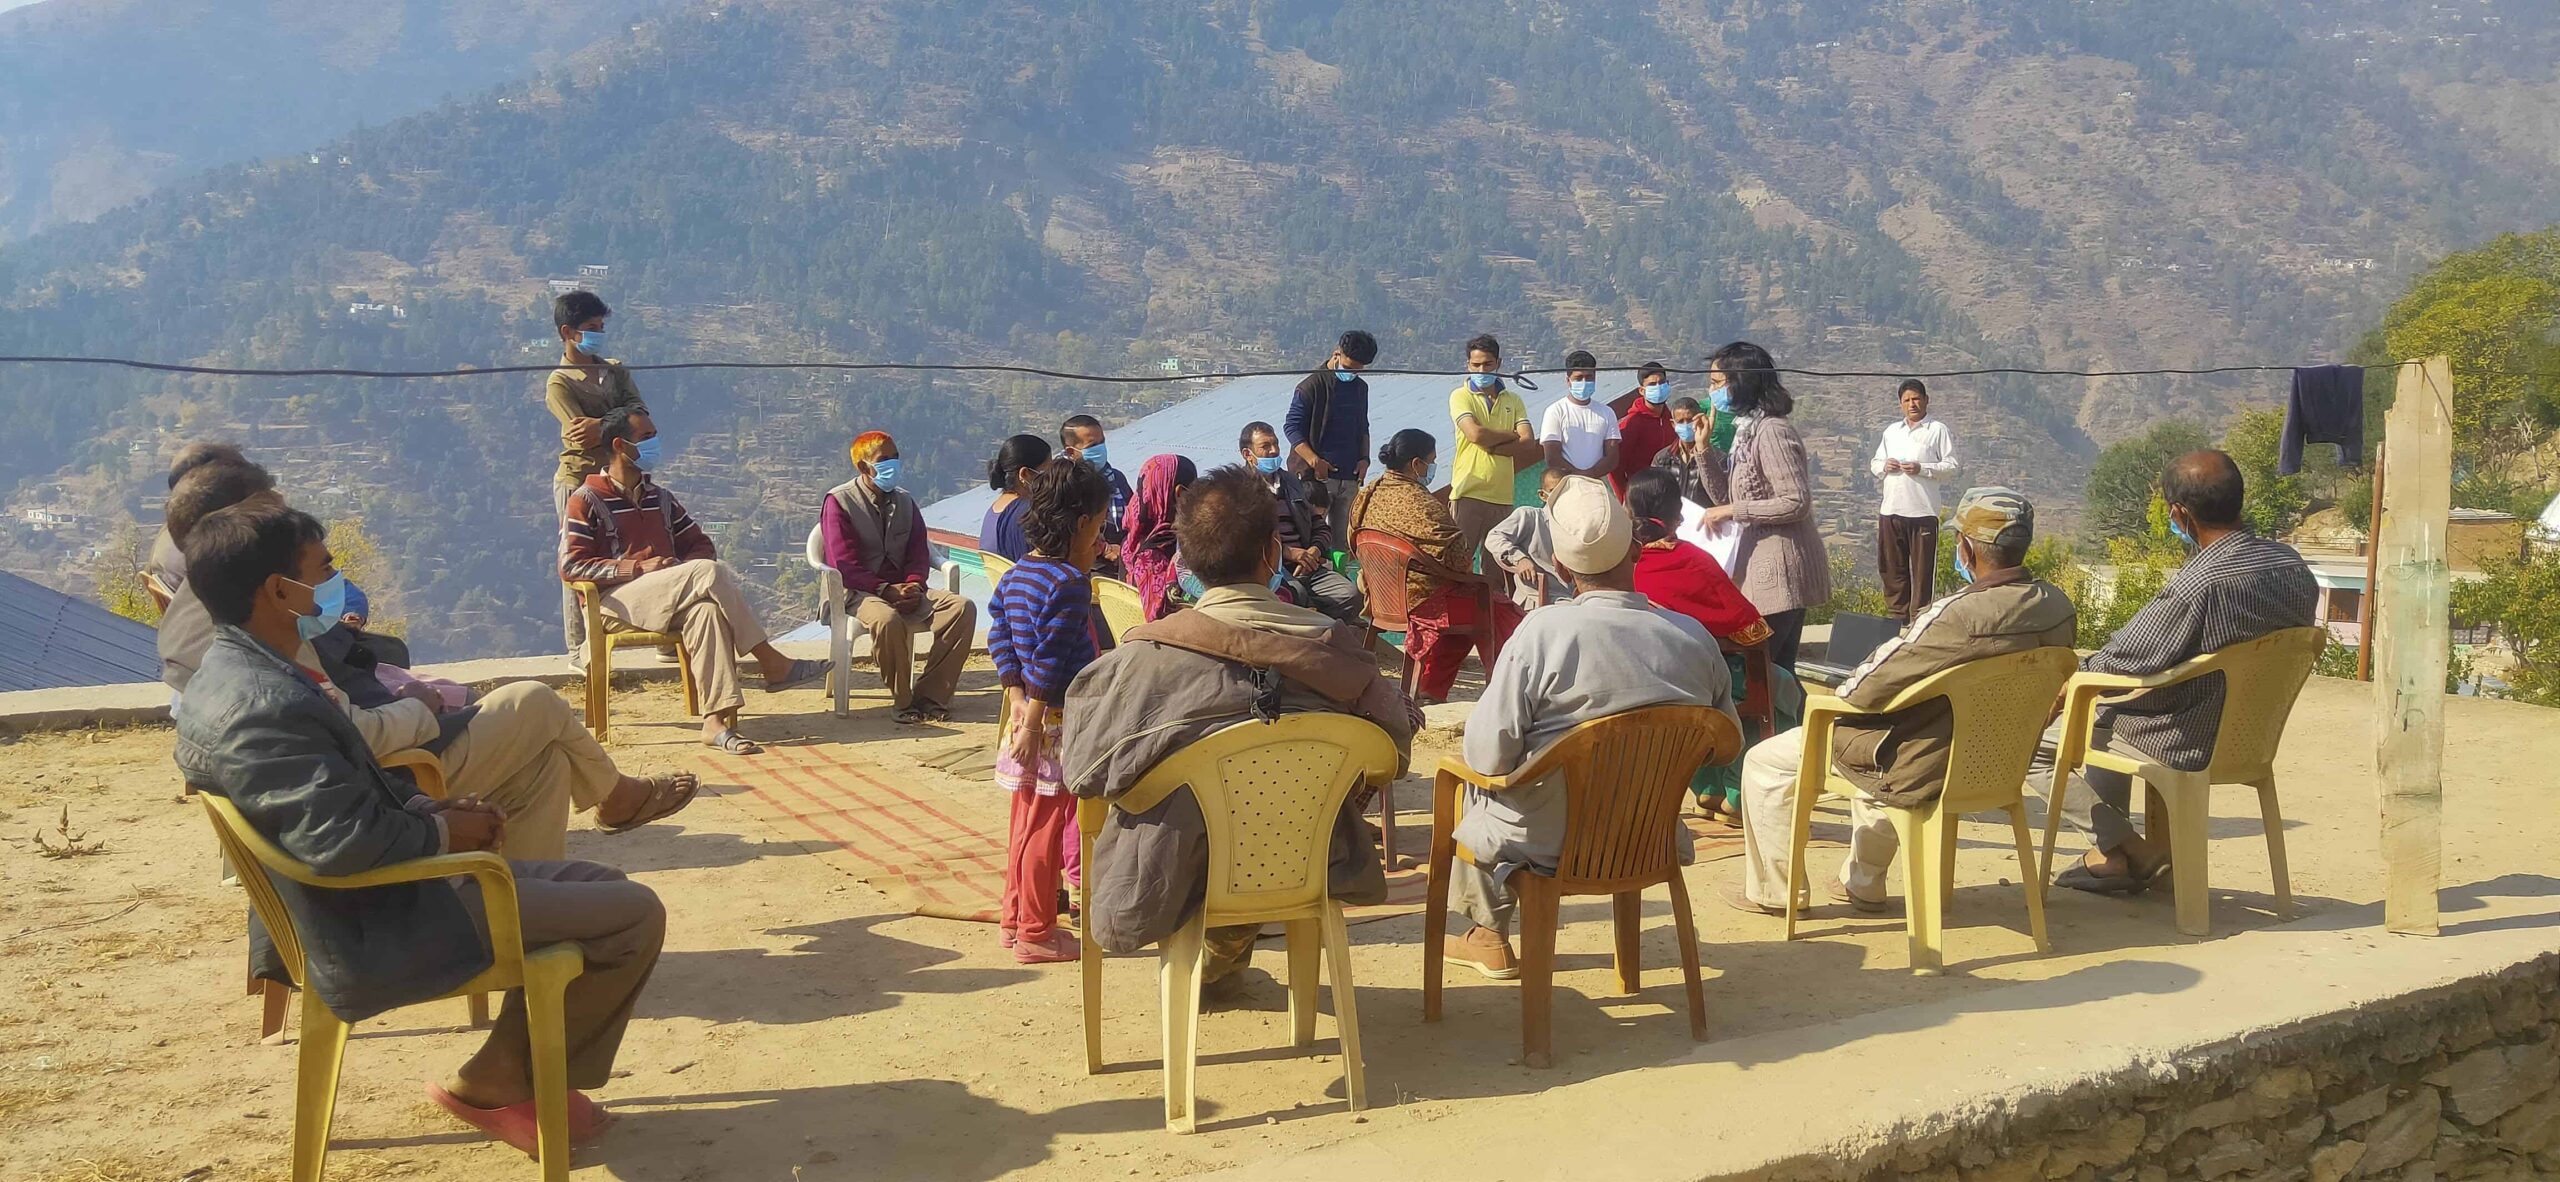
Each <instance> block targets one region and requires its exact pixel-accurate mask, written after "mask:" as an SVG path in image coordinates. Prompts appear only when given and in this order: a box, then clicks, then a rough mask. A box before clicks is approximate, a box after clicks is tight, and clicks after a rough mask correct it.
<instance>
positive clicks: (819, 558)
mask: <svg viewBox="0 0 2560 1182" xmlns="http://www.w3.org/2000/svg"><path fill="white" fill-rule="evenodd" d="M825 532H826V527H825V526H824V525H819V524H812V525H810V526H809V541H808V543H807V546H806V548H805V549H804V550H803V551H802V553H801V557H802V558H803V559H805V560H807V562H808V563H809V569H810V570H814V571H820V572H824V571H830V570H834V569H835V568H834V567H831V566H828V565H827V540H826V538H825V537H824V536H823V535H824V534H825Z"/></svg>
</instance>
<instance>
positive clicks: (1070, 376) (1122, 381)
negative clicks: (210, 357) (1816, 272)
mask: <svg viewBox="0 0 2560 1182" xmlns="http://www.w3.org/2000/svg"><path fill="white" fill-rule="evenodd" d="M0 364H7V365H87V366H111V367H116V368H122V369H137V370H144V371H148V372H152V373H171V374H183V375H188V376H194V377H220V378H367V379H438V378H474V377H489V376H492V375H496V374H525V373H549V372H551V371H553V370H555V369H559V368H560V363H558V362H551V363H547V364H542V365H492V366H481V367H457V368H451V369H348V368H339V367H312V368H302V369H271V368H264V367H258V366H229V365H186V364H181V363H177V362H169V361H142V360H138V359H136V358H131V357H78V356H0ZM2310 364H2326V363H2310ZM2403 364H2406V363H2405V362H2398V361H2386V362H2374V363H2370V364H2365V365H2361V366H2359V367H2358V368H2361V369H2367V370H2374V369H2397V368H2399V367H2400V366H2401V365H2403ZM622 368H623V369H625V370H628V371H631V372H634V373H641V372H653V371H672V370H815V371H827V372H855V373H861V372H908V373H998V374H1014V375H1018V376H1022V377H1036V378H1050V379H1053V380H1057V381H1066V382H1095V383H1102V384H1107V385H1159V384H1164V383H1171V382H1199V381H1231V380H1235V379H1239V378H1271V377H1290V378H1294V377H1303V376H1305V375H1306V374H1307V373H1308V372H1309V371H1308V370H1306V369H1304V368H1292V369H1244V370H1221V371H1215V372H1199V373H1158V374H1092V373H1076V372H1074V371H1071V370H1057V369H1047V368H1043V367H1041V366H1036V365H1009V364H1004V363H1001V362H991V361H988V362H927V361H662V362H648V363H642V364H637V365H628V364H626V365H624V366H622ZM1611 368H1618V369H1624V368H1627V367H1625V366H1616V367H1611ZM2302 368H2308V365H2307V364H2306V365H2266V364H2254V365H2214V366H2200V367H2192V368H2188V367H2176V366H2161V367H2154V368H2146V369H2049V368H2039V367H2033V366H2006V365H2000V366H1981V367H1978V368H1973V369H1941V370H1911V369H1898V370H1874V369H1809V368H1805V367H1802V366H1788V365H1779V366H1771V367H1770V368H1769V371H1768V372H1771V373H1777V374H1785V375H1788V376H1792V377H1805V378H1879V379H1895V378H1974V377H2000V376H2017V377H2033V378H2140V377H2211V376H2216V375H2221V374H2239V373H2291V372H2292V371H2294V370H2296V369H2302ZM1471 372H1472V371H1469V370H1445V369H1374V368H1373V369H1364V370H1361V371H1360V373H1361V376H1363V377H1451V378H1463V377H1467V376H1469V374H1470V373H1471ZM1564 372H1567V371H1566V370H1565V369H1564V368H1562V367H1560V366H1548V367H1540V368H1536V369H1518V370H1507V371H1503V372H1502V373H1501V374H1499V375H1498V376H1501V377H1506V378H1510V379H1513V380H1516V381H1518V382H1520V383H1521V385H1522V386H1524V387H1525V388H1527V389H1531V390H1535V389H1537V388H1538V385H1537V383H1536V382H1534V381H1531V380H1529V379H1530V378H1531V377H1532V376H1533V375H1537V374H1560V373H1564ZM1664 372H1665V373H1675V374H1690V375H1696V374H1704V373H1706V372H1707V370H1705V369H1703V368H1701V369H1682V368H1677V367H1666V368H1665V369H1664ZM1727 372H1739V371H1736V370H1728V371H1727ZM2470 372H2473V373H2483V374H2496V375H2499V376H2504V377H2527V378H2560V371H2536V370H2502V369H2484V370H2473V371H2470Z"/></svg>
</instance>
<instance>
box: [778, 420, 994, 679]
mask: <svg viewBox="0 0 2560 1182" xmlns="http://www.w3.org/2000/svg"><path fill="white" fill-rule="evenodd" d="M898 464H899V462H898V441H897V440H894V439H891V438H889V433H888V432H886V431H867V432H864V433H863V434H862V435H861V436H859V437H857V438H856V439H855V440H854V441H853V468H854V476H853V479H851V480H848V481H846V482H844V483H843V484H840V485H837V486H836V487H835V488H833V489H831V490H829V491H828V492H827V499H826V501H825V503H824V504H822V505H820V506H819V508H818V522H819V527H818V528H819V536H820V540H821V541H822V543H823V544H824V545H825V548H826V556H827V565H829V566H832V567H834V568H835V570H836V573H837V574H838V575H841V576H843V578H844V594H845V605H844V607H845V610H847V611H850V612H852V613H853V618H854V619H856V620H859V621H861V622H862V626H863V628H864V629H866V630H867V631H869V632H870V633H871V652H872V655H873V656H874V657H875V658H877V660H878V662H879V665H880V681H881V683H882V684H884V685H887V686H888V687H889V700H890V703H891V705H892V706H894V707H895V708H896V710H897V714H896V715H895V718H896V720H897V721H898V722H899V723H901V724H914V723H918V722H941V721H943V720H945V719H948V718H950V717H951V695H952V693H953V692H954V691H955V690H957V689H959V687H960V670H961V669H962V668H963V667H965V666H966V665H967V664H968V663H969V645H970V642H972V641H974V640H976V639H977V635H978V605H977V604H974V603H971V602H969V601H968V600H967V599H964V598H961V597H960V596H958V595H954V594H952V593H951V592H948V591H943V590H939V589H936V588H934V587H931V586H928V585H927V583H926V580H927V579H928V578H930V577H931V575H932V572H933V557H932V554H931V552H930V551H929V550H928V548H927V546H926V544H925V529H924V515H923V514H922V513H920V512H919V511H918V510H917V509H916V500H915V498H914V497H911V496H908V495H907V494H906V493H905V492H903V491H901V490H900V489H899V488H898ZM919 626H922V627H929V628H931V629H932V632H933V647H932V648H931V649H930V650H928V651H927V652H926V653H925V658H924V678H923V680H922V681H917V680H916V679H915V665H916V659H915V644H916V642H915V630H916V628H918V627H919Z"/></svg>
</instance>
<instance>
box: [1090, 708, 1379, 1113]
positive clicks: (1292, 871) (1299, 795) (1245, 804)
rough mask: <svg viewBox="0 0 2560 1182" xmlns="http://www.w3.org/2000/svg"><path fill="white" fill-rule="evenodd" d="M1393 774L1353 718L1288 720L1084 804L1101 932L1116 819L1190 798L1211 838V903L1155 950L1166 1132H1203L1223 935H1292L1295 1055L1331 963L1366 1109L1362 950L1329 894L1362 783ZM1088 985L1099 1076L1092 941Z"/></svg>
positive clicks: (1097, 978) (1222, 734) (1346, 1077)
mask: <svg viewBox="0 0 2560 1182" xmlns="http://www.w3.org/2000/svg"><path fill="white" fill-rule="evenodd" d="M1395 773H1396V748H1395V742H1394V740H1392V739H1389V738H1388V737H1387V733H1386V732H1385V731H1382V730H1379V729H1378V728H1377V726H1376V725H1375V724H1373V723H1371V722H1369V721H1367V720H1365V719H1360V718H1354V717H1352V716H1350V715H1347V714H1289V715H1283V716H1282V717H1281V718H1280V719H1279V720H1277V721H1275V722H1270V723H1262V722H1243V723H1238V724H1236V725H1234V726H1230V727H1227V728H1226V729H1224V730H1220V731H1217V732H1215V733H1213V734H1211V735H1208V736H1207V737H1205V738H1202V739H1201V740H1200V741H1198V742H1196V743H1193V744H1192V745H1190V746H1188V747H1185V748H1183V749H1182V750H1180V751H1177V752H1175V753H1173V754H1172V755H1170V756H1167V757H1166V758H1165V760H1164V762H1162V763H1159V764H1157V765H1156V767H1155V769H1154V770H1153V771H1150V772H1148V773H1147V775H1146V777H1145V778H1144V779H1141V780H1139V781H1138V783H1137V785H1136V786H1134V787H1132V788H1130V789H1129V791H1128V792H1127V793H1125V794H1123V795H1122V796H1121V797H1120V799H1118V800H1116V801H1111V802H1109V803H1108V804H1106V803H1105V802H1102V801H1098V800H1087V801H1084V802H1082V803H1081V805H1080V806H1079V808H1078V809H1077V817H1076V824H1077V828H1078V829H1079V830H1080V834H1079V840H1080V841H1081V842H1082V843H1083V846H1084V866H1085V871H1084V878H1085V883H1086V884H1088V885H1087V886H1085V887H1084V888H1083V890H1084V894H1083V897H1082V905H1083V906H1084V907H1085V909H1086V911H1085V914H1086V916H1087V917H1088V922H1090V917H1091V915H1092V910H1091V908H1092V894H1091V886H1090V885H1089V884H1091V883H1092V881H1093V875H1094V866H1093V839H1094V837H1095V835H1096V834H1099V833H1100V832H1101V831H1102V821H1103V816H1104V810H1105V809H1106V808H1118V809H1121V810H1123V811H1126V812H1131V813H1143V812H1145V811H1147V810H1148V809H1151V808H1154V807H1156V805H1158V804H1159V803H1162V802H1163V800H1164V798H1165V797H1167V796H1169V795H1171V794H1172V793H1173V791H1174V790H1175V789H1177V788H1181V787H1185V786H1188V787H1189V788H1190V789H1191V795H1192V799H1194V800H1195V801H1198V802H1199V805H1200V815H1201V817H1202V818H1203V819H1205V820H1206V821H1207V822H1208V828H1209V882H1208V897H1207V899H1206V901H1205V903H1204V904H1203V906H1202V907H1201V909H1200V911H1199V912H1198V913H1197V914H1195V915H1193V916H1192V917H1191V922H1189V923H1186V924H1184V925H1183V926H1182V928H1181V930H1179V931H1176V932H1175V933H1174V934H1173V935H1171V936H1169V937H1167V938H1166V939H1165V941H1164V943H1163V944H1162V945H1160V946H1159V948H1158V958H1157V970H1156V972H1157V983H1158V992H1159V994H1160V995H1161V996H1162V998H1163V1002H1164V1123H1165V1128H1167V1129H1169V1130H1171V1131H1173V1132H1176V1133H1188V1132H1192V1131H1194V1130H1195V1129H1196V1128H1197V1127H1198V1115H1199V1114H1198V1109H1197V1108H1196V1107H1195V1106H1194V1105H1193V1103H1192V1077H1193V1075H1194V1073H1195V1070H1196V1068H1197V1066H1198V1053H1199V1041H1200V968H1201V962H1202V960H1203V957H1204V955H1205V952H1206V947H1205V945H1204V944H1203V939H1204V936H1205V934H1206V932H1207V931H1208V929H1210V928H1213V927H1233V926H1237V925H1241V924H1252V925H1255V926H1260V925H1262V924H1266V923H1279V924H1284V925H1286V930H1287V937H1288V945H1289V1018H1290V1023H1291V1028H1292V1031H1293V1034H1294V1040H1295V1041H1294V1045H1296V1046H1302V1047H1303V1046H1309V1045H1312V1044H1313V1043H1314V1042H1315V1037H1316V980H1317V974H1318V969H1319V968H1320V967H1321V962H1323V961H1330V962H1332V973H1333V1013H1334V1018H1335V1021H1336V1025H1337V1026H1338V1027H1339V1028H1340V1030H1341V1034H1342V1079H1343V1088H1344V1094H1345V1095H1346V1096H1347V1097H1348V1098H1349V1100H1350V1104H1351V1111H1353V1112H1358V1111H1360V1110H1361V1109H1362V1108H1365V1107H1367V1106H1368V1087H1367V1085H1366V1083H1365V1082H1364V1081H1363V1078H1362V1069H1361V1063H1360V1014H1359V1009H1358V1007H1357V1005H1356V1003H1355V1001H1354V998H1353V996H1352V985H1351V941H1350V937H1349V935H1348V934H1347V933H1346V931H1345V929H1344V927H1343V922H1342V905H1341V904H1340V903H1337V902H1335V901H1334V898H1333V895H1332V894H1331V892H1330V891H1329V890H1328V886H1329V883H1330V874H1329V871H1328V869H1327V863H1328V861H1329V860H1330V855H1331V852H1332V848H1333V829H1334V818H1335V817H1336V815H1338V814H1339V813H1341V811H1342V802H1343V800H1344V799H1345V798H1347V797H1349V796H1350V794H1351V792H1352V790H1353V789H1355V788H1357V787H1359V786H1360V785H1361V784H1362V783H1375V784H1383V783H1385V782H1386V781H1388V780H1389V779H1391V778H1393V777H1394V776H1395ZM1081 943H1082V945H1083V955H1082V957H1081V960H1082V964H1081V966H1080V967H1081V969H1082V971H1083V976H1084V1062H1085V1070H1086V1072H1088V1073H1092V1072H1099V1071H1101V1070H1102V949H1101V948H1100V947H1099V946H1098V945H1096V944H1095V943H1094V942H1093V940H1092V937H1091V936H1090V934H1088V935H1087V936H1086V938H1085V939H1084V940H1082V941H1081Z"/></svg>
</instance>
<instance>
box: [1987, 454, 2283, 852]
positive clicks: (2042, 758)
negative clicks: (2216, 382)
mask: <svg viewBox="0 0 2560 1182" xmlns="http://www.w3.org/2000/svg"><path fill="white" fill-rule="evenodd" d="M2241 492H2242V489H2241V480H2240V468H2239V465H2237V464H2234V463H2232V462H2231V457H2230V456H2229V455H2226V454H2224V453H2222V452H2219V451H2198V452H2189V453H2187V454H2186V455H2183V456H2180V457H2178V458H2177V459H2176V460H2174V461H2171V462H2170V464H2169V467H2168V470H2167V471H2165V472H2163V473H2161V476H2160V499H2161V500H2162V501H2164V502H2166V503H2167V504H2168V509H2169V530H2170V532H2172V533H2175V534H2176V535H2178V540H2179V541H2181V542H2184V543H2186V544H2187V546H2188V547H2190V548H2191V550H2192V553H2191V554H2190V555H2189V557H2188V559H2187V564H2186V565H2185V566H2184V567H2181V568H2180V569H2179V571H2178V573H2177V574H2176V575H2175V576H2173V577H2172V578H2170V580H2169V585H2168V586H2166V587H2163V588H2161V590H2160V595H2159V597H2158V598H2156V599H2154V600H2152V601H2151V602H2150V603H2148V604H2146V605H2144V606H2143V609H2142V610H2141V611H2140V612H2138V613H2136V614H2135V615H2134V617H2133V619H2132V620H2130V621H2128V622H2126V624H2125V626H2124V627H2123V628H2122V629H2121V630H2119V631H2118V632H2117V633H2116V634H2115V635H2114V636H2112V637H2109V638H2108V639H2107V643H2106V647H2104V648H2101V649H2099V650H2098V651H2096V652H2094V653H2091V654H2089V655H2088V657H2086V658H2084V659H2083V660H2082V661H2081V662H2080V667H2081V668H2083V669H2087V670H2090V671H2092V672H2097V673H2122V674H2130V675H2133V676H2137V677H2139V676H2144V675H2147V674H2152V673H2158V672H2160V671H2161V670H2163V669H2167V668H2169V667H2171V666H2174V665H2176V664H2178V663H2180V662H2182V661H2186V660H2190V659H2192V658H2195V657H2199V656H2202V655H2204V654H2206V653H2209V652H2213V651H2214V650H2216V649H2221V648H2227V647H2229V646H2231V645H2235V644H2238V643H2240V642H2242V641H2245V640H2254V639H2256V638H2258V637H2260V636H2264V635H2266V634H2268V633H2270V632H2277V631H2282V630H2283V629H2286V628H2302V627H2308V626H2309V625H2310V624H2311V622H2312V620H2311V614H2312V604H2313V601H2314V600H2316V599H2317V598H2319V588H2318V586H2317V585H2316V584H2314V583H2313V582H2312V580H2311V568H2310V567H2309V566H2308V565H2306V564H2304V562H2303V561H2302V556H2301V555H2300V554H2296V553H2294V551H2293V547H2291V546H2287V545H2285V544H2284V543H2282V542H2278V541H2275V540H2273V539H2270V538H2262V537H2259V536H2258V535H2257V534H2255V533H2252V532H2250V530H2249V528H2248V527H2247V526H2245V525H2242V524H2241V521H2240V502H2241ZM2222 695H2223V677H2222V675H2221V674H2219V673H2215V674H2212V675H2209V676H2207V677H2204V678H2200V679H2198V680H2196V681H2192V682H2188V683H2185V684H2182V685H2174V686H2169V687H2166V688H2163V689H2158V690H2152V691H2149V692H2147V693H2142V694H2138V695H2135V696H2134V697H2131V698H2128V699H2126V700H2124V701H2121V702H2114V703H2110V704H2107V705H2105V706H2102V707H2101V708H2100V709H2099V711H2098V719H2097V733H2096V734H2095V736H2094V737H2093V745H2094V746H2099V747H2103V748H2107V749H2111V750H2115V751H2119V752H2123V753H2125V754H2126V755H2128V756H2129V757H2132V758H2138V759H2147V760H2150V761H2152V762H2155V763H2158V764H2161V765H2163V766H2166V767H2172V768H2176V769H2179V770H2181V771H2201V770H2203V769H2204V767H2205V766H2206V765H2207V764H2209V763H2211V762H2212V761H2213V742H2214V732H2215V729H2216V728H2217V727H2219V726H2220V725H2221V721H2222ZM2060 710H2061V705H2060V703H2058V702H2057V703H2056V704H2055V711H2056V713H2057V715H2058V714H2059V712H2060ZM2061 733H2062V727H2061V724H2060V723H2059V722H2056V723H2055V724H2054V725H2052V726H2049V727H2047V728H2045V733H2044V741H2043V743H2042V744H2041V745H2040V746H2039V747H2038V748H2037V750H2036V760H2035V764H2034V766H2033V767H2032V768H2031V769H2030V770H2029V771H2028V773H2027V776H2028V786H2029V788H2030V789H2032V790H2034V791H2036V792H2038V793H2041V794H2042V795H2043V796H2044V798H2045V801H2046V807H2048V808H2050V807H2052V801H2053V793H2052V781H2053V759H2054V749H2055V747H2056V746H2057V745H2058V744H2059V743H2060V742H2061ZM2132 801H2133V779H2132V777H2130V776H2126V775H2124V774H2122V773H2119V772H2111V771H2108V770H2106V769H2104V768H2086V769H2083V771H2082V772H2081V773H2080V774H2078V775H2074V776H2073V777H2072V779H2071V783H2070V786H2069V790H2068V793H2067V794H2066V795H2065V797H2064V800H2063V816H2064V817H2065V818H2066V819H2068V820H2069V821H2070V822H2071V825H2072V827H2073V828H2075V829H2078V830H2080V831H2081V832H2083V833H2086V834H2088V835H2089V839H2090V850H2089V853H2088V856H2086V857H2085V858H2083V859H2081V861H2080V864H2079V865H2077V866H2074V867H2072V868H2070V869H2069V870H2066V871H2064V872H2062V873H2061V874H2059V875H2056V876H2055V877H2054V881H2055V882H2057V883H2059V884H2061V885H2063V886H2067V887H2071V888H2073V889H2076V890H2083V891H2091V892H2095V893H2098V894H2131V893H2134V892H2136V891H2140V890H2142V889H2143V888H2145V887H2147V886H2149V885H2150V884H2151V882H2152V880H2153V879H2155V878H2158V877H2159V876H2160V875H2161V873H2162V872H2163V871H2165V870H2167V869H2168V866H2169V847H2168V843H2167V841H2166V839H2165V838H2161V839H2153V838H2147V837H2144V836H2143V835H2141V834H2140V833H2137V832H2135V830H2134V824H2133V816H2132V812H2131V809H2132Z"/></svg>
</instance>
